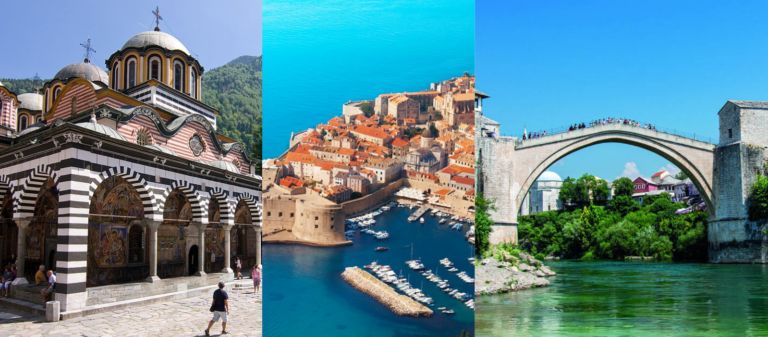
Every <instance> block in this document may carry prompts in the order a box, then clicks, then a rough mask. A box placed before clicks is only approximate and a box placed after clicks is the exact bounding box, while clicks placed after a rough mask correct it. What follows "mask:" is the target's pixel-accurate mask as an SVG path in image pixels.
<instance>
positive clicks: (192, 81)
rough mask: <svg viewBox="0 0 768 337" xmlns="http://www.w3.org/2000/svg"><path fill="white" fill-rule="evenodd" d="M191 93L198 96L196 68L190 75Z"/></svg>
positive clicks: (194, 96)
mask: <svg viewBox="0 0 768 337" xmlns="http://www.w3.org/2000/svg"><path fill="white" fill-rule="evenodd" d="M189 95H190V96H192V98H197V73H196V72H195V71H194V70H192V74H191V75H190V76H189Z"/></svg>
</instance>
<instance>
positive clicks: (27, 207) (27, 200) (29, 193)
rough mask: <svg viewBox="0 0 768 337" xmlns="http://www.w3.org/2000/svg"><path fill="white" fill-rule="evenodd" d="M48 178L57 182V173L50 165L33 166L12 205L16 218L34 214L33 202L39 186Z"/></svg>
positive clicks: (29, 216)
mask: <svg viewBox="0 0 768 337" xmlns="http://www.w3.org/2000/svg"><path fill="white" fill-rule="evenodd" d="M48 178H51V179H53V183H54V184H55V183H57V182H58V174H57V173H56V172H54V171H53V169H52V168H51V167H49V166H47V165H45V164H42V165H39V166H37V167H35V169H33V170H32V172H31V173H30V174H29V177H27V178H26V179H25V180H24V182H23V183H22V184H21V190H20V192H19V195H18V197H17V198H16V200H14V205H13V213H14V214H16V217H17V218H31V217H33V216H34V215H35V202H36V201H37V197H38V195H39V194H40V188H42V187H43V184H45V181H46V180H48Z"/></svg>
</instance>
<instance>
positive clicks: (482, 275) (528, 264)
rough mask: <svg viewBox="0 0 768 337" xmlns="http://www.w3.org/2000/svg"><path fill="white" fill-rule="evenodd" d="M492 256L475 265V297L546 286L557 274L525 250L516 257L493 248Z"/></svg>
mask: <svg viewBox="0 0 768 337" xmlns="http://www.w3.org/2000/svg"><path fill="white" fill-rule="evenodd" d="M492 252H493V254H492V256H491V257H490V258H486V259H483V260H482V261H481V262H480V265H477V266H475V296H480V295H496V294H502V293H506V292H510V291H518V290H525V289H532V288H540V287H547V286H549V285H550V283H549V281H548V280H547V279H546V277H550V276H555V275H557V273H555V272H554V271H552V270H551V269H549V267H546V266H544V263H543V262H541V261H539V260H537V259H535V258H534V257H533V256H531V255H530V254H528V253H525V252H520V253H519V254H518V255H517V256H515V255H514V254H511V253H509V252H507V251H505V250H502V249H499V248H498V247H494V248H493V249H492Z"/></svg>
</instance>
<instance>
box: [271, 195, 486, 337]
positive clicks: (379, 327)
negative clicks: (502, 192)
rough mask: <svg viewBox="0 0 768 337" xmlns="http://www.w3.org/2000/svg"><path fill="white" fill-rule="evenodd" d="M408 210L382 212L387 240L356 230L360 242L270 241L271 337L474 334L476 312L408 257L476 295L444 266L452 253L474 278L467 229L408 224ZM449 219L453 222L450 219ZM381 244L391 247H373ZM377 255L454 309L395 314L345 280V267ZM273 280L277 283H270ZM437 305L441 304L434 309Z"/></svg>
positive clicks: (429, 221)
mask: <svg viewBox="0 0 768 337" xmlns="http://www.w3.org/2000/svg"><path fill="white" fill-rule="evenodd" d="M411 213H412V211H411V210H409V209H408V208H398V207H395V208H393V209H392V210H390V211H388V212H385V213H384V214H382V215H380V216H378V217H376V218H375V219H376V221H377V223H376V226H375V227H373V228H372V229H374V230H376V231H387V232H388V233H389V235H390V236H389V239H386V240H381V241H379V240H376V239H375V238H373V237H372V236H370V235H367V234H362V233H360V231H359V230H358V231H357V233H356V234H355V236H354V237H353V241H354V244H353V245H352V246H346V247H335V248H321V247H310V246H302V245H286V244H264V247H263V254H264V279H265V285H267V287H266V289H265V291H264V299H263V305H264V314H263V315H264V317H263V319H264V326H266V327H269V328H268V329H265V330H264V335H265V336H316V335H322V336H375V337H385V336H387V337H388V336H459V334H460V333H461V331H462V330H466V331H469V332H470V333H471V332H473V329H474V311H472V310H470V309H469V308H467V307H466V306H464V305H463V304H462V303H461V302H459V301H458V300H456V299H454V298H452V297H449V296H448V295H447V294H446V293H445V292H443V291H442V290H440V289H438V288H437V286H436V284H435V283H432V282H430V281H427V280H426V279H425V278H424V277H422V276H421V275H420V274H418V273H416V272H413V271H411V270H410V269H408V266H407V265H406V264H405V261H407V260H410V259H411V243H413V244H414V249H413V257H414V258H421V260H422V262H423V263H424V265H425V267H426V269H431V270H432V271H433V272H435V271H438V270H439V271H438V275H439V276H440V277H441V278H443V279H446V280H448V282H449V284H450V286H451V287H452V288H454V289H459V291H461V292H465V293H467V294H474V290H473V289H474V284H469V283H465V282H463V281H461V280H460V279H459V278H458V277H456V275H454V274H452V273H449V272H447V271H446V270H445V268H443V267H442V266H440V265H439V263H438V261H439V260H440V259H443V258H446V257H447V258H449V259H450V260H451V261H452V262H453V263H454V264H455V266H456V268H458V269H459V270H461V271H466V272H467V273H468V274H469V275H471V276H474V274H475V270H474V266H473V265H472V264H471V263H470V262H469V260H468V258H469V257H471V256H473V255H474V248H473V247H472V246H470V244H469V243H468V242H467V241H466V240H465V239H464V234H465V233H466V231H467V229H468V228H467V227H468V226H467V225H466V224H465V225H464V226H463V227H464V228H462V230H461V231H456V230H451V229H449V228H448V227H447V226H446V225H445V224H443V225H438V218H437V217H431V216H429V215H425V216H424V218H425V220H426V221H425V223H424V225H420V224H419V223H418V222H408V220H407V219H408V216H409V215H410V214H411ZM449 222H450V220H449ZM379 246H386V247H389V250H388V251H386V252H375V251H374V249H375V248H376V247H379ZM374 260H377V261H378V262H379V264H383V265H390V266H391V267H392V269H393V270H395V272H397V273H398V274H399V273H400V272H401V270H402V273H403V274H404V276H405V277H407V278H410V283H411V285H412V286H415V287H422V281H423V290H424V293H425V294H426V295H427V296H430V297H432V298H433V299H434V300H435V306H434V307H432V309H433V310H435V309H436V308H438V307H447V308H449V309H452V310H454V311H455V314H454V315H444V314H442V313H439V312H435V315H434V317H431V318H412V317H403V316H397V315H395V314H394V313H393V312H392V311H391V310H390V309H389V308H387V307H385V306H384V305H382V304H380V303H379V302H377V301H376V300H374V299H373V298H372V297H370V296H368V295H366V294H365V293H363V292H361V291H359V290H356V289H354V288H353V287H352V286H351V285H350V284H349V283H347V282H346V281H344V280H343V279H342V278H341V273H342V272H343V271H344V268H345V267H351V266H359V267H361V268H362V267H363V266H364V265H368V264H370V263H371V262H373V261H374ZM438 268H439V269H438ZM270 280H272V281H270ZM435 311H436V310H435Z"/></svg>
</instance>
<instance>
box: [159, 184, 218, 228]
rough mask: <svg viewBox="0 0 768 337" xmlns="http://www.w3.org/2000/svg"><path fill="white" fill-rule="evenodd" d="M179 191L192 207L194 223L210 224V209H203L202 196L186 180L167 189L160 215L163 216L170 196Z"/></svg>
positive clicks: (161, 204)
mask: <svg viewBox="0 0 768 337" xmlns="http://www.w3.org/2000/svg"><path fill="white" fill-rule="evenodd" d="M177 188H178V189H179V190H180V191H181V192H182V193H184V196H186V197H187V199H189V205H190V206H192V221H193V222H198V223H205V224H207V223H208V209H206V208H205V207H203V204H204V203H203V201H202V200H201V198H200V196H199V195H197V192H195V187H194V186H192V185H191V184H189V182H187V181H185V180H179V181H174V182H172V183H171V186H170V187H169V188H168V189H166V190H165V191H164V192H163V200H162V203H160V205H158V206H159V207H160V210H161V211H160V214H161V215H162V214H163V211H164V209H165V201H166V200H168V196H170V195H171V192H173V190H175V189H177Z"/></svg>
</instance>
